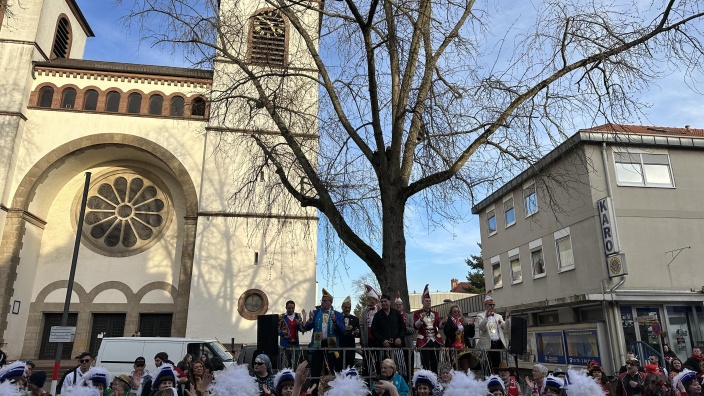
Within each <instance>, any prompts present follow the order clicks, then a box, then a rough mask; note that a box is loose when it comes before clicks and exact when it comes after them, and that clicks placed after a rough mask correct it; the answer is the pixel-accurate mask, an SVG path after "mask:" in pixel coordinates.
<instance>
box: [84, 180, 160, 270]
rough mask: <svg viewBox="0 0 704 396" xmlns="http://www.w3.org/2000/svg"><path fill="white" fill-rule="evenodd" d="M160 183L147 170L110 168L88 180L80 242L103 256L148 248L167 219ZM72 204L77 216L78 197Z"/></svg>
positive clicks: (124, 254)
mask: <svg viewBox="0 0 704 396" xmlns="http://www.w3.org/2000/svg"><path fill="white" fill-rule="evenodd" d="M162 186H163V184H162V183H161V182H160V181H159V180H158V179H157V178H156V176H154V175H152V174H151V173H150V172H147V171H137V170H132V169H113V170H110V171H107V172H105V173H101V174H99V175H98V176H96V177H95V178H94V179H93V180H92V181H91V186H90V190H89V191H88V201H87V202H86V214H85V219H84V224H83V241H84V242H86V244H87V246H88V247H90V248H91V250H94V251H96V252H98V253H102V254H104V255H107V256H131V255H134V254H138V253H141V252H143V251H144V250H146V249H148V248H149V247H151V246H152V245H153V244H154V243H156V242H157V241H158V240H159V239H161V237H162V236H163V235H164V233H165V232H166V230H167V229H168V226H169V224H170V222H171V217H172V215H171V210H172V209H171V204H170V200H169V198H168V196H167V194H166V193H165V188H164V187H162ZM78 195H79V197H78V198H79V199H78V200H77V202H78V204H77V205H75V209H74V212H75V216H74V219H75V220H74V221H76V220H77V219H78V213H79V207H78V206H79V205H80V198H81V196H82V191H79V193H78Z"/></svg>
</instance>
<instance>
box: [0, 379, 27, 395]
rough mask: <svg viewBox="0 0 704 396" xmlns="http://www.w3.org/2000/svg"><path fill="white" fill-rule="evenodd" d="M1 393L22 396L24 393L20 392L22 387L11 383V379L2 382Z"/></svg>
mask: <svg viewBox="0 0 704 396" xmlns="http://www.w3.org/2000/svg"><path fill="white" fill-rule="evenodd" d="M0 395H2V396H22V393H21V392H20V388H19V387H18V386H17V385H15V384H11V383H10V381H5V382H3V383H0Z"/></svg>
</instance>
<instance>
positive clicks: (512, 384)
mask: <svg viewBox="0 0 704 396" xmlns="http://www.w3.org/2000/svg"><path fill="white" fill-rule="evenodd" d="M511 371H512V370H511V368H510V367H509V366H508V363H507V362H506V361H502V362H501V363H499V367H497V368H496V374H498V375H499V377H500V378H501V380H502V381H503V382H504V388H505V389H506V394H507V395H508V396H520V394H521V385H520V384H519V383H518V379H516V377H515V376H514V375H512V374H513V373H512V372H511Z"/></svg>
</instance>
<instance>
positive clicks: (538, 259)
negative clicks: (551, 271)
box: [530, 247, 545, 279]
mask: <svg viewBox="0 0 704 396" xmlns="http://www.w3.org/2000/svg"><path fill="white" fill-rule="evenodd" d="M530 264H531V266H532V267H533V279H535V278H542V277H543V276H545V262H544V261H543V248H542V247H540V248H537V249H536V250H533V251H532V252H530Z"/></svg>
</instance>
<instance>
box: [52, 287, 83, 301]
mask: <svg viewBox="0 0 704 396" xmlns="http://www.w3.org/2000/svg"><path fill="white" fill-rule="evenodd" d="M65 301H66V288H63V289H56V290H54V291H52V292H50V293H49V294H47V296H46V298H45V299H44V302H46V303H61V304H63V303H64V302H65ZM79 302H81V299H80V298H78V294H76V291H75V290H72V291H71V304H76V303H79Z"/></svg>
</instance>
